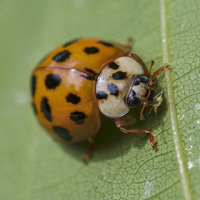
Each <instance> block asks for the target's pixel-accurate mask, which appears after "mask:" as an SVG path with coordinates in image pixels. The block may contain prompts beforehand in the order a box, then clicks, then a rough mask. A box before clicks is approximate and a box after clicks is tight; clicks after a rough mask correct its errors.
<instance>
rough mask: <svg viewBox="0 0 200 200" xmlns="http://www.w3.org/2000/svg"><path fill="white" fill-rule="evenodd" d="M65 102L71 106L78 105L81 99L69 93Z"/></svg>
mask: <svg viewBox="0 0 200 200" xmlns="http://www.w3.org/2000/svg"><path fill="white" fill-rule="evenodd" d="M66 100H67V102H70V103H72V104H78V103H80V101H81V98H80V97H79V96H77V95H76V94H72V93H69V94H68V95H67V97H66Z"/></svg>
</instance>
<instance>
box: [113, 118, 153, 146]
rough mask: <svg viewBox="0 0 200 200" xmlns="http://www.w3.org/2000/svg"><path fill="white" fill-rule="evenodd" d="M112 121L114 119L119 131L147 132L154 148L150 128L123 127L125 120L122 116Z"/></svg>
mask: <svg viewBox="0 0 200 200" xmlns="http://www.w3.org/2000/svg"><path fill="white" fill-rule="evenodd" d="M114 121H115V124H116V126H117V128H119V129H120V131H122V132H124V133H133V134H149V140H150V144H151V146H152V147H153V149H155V144H156V140H155V135H154V134H153V133H152V132H151V131H150V130H148V129H143V128H134V129H126V128H125V126H126V122H125V118H124V117H120V118H116V119H114Z"/></svg>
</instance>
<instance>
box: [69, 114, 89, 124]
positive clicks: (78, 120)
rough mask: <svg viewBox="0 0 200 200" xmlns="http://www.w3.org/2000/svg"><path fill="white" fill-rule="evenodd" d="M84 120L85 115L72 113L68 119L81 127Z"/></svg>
mask: <svg viewBox="0 0 200 200" xmlns="http://www.w3.org/2000/svg"><path fill="white" fill-rule="evenodd" d="M85 118H86V115H85V114H84V112H78V111H76V112H73V113H71V115H70V119H71V120H73V121H74V122H76V124H78V125H82V124H83V123H84V119H85Z"/></svg>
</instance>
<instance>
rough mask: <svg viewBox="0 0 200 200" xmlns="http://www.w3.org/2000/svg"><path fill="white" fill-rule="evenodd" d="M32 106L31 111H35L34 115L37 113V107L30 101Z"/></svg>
mask: <svg viewBox="0 0 200 200" xmlns="http://www.w3.org/2000/svg"><path fill="white" fill-rule="evenodd" d="M32 107H33V111H34V113H35V115H37V108H36V105H35V103H34V102H32Z"/></svg>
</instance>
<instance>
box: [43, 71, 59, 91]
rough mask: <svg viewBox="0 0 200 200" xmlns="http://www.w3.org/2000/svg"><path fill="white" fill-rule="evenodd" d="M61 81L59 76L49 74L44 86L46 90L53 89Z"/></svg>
mask: <svg viewBox="0 0 200 200" xmlns="http://www.w3.org/2000/svg"><path fill="white" fill-rule="evenodd" d="M61 81H62V79H61V78H60V76H59V75H56V74H49V75H47V76H46V79H45V85H46V87H47V89H55V88H56V87H58V86H59V85H60V83H61Z"/></svg>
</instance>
